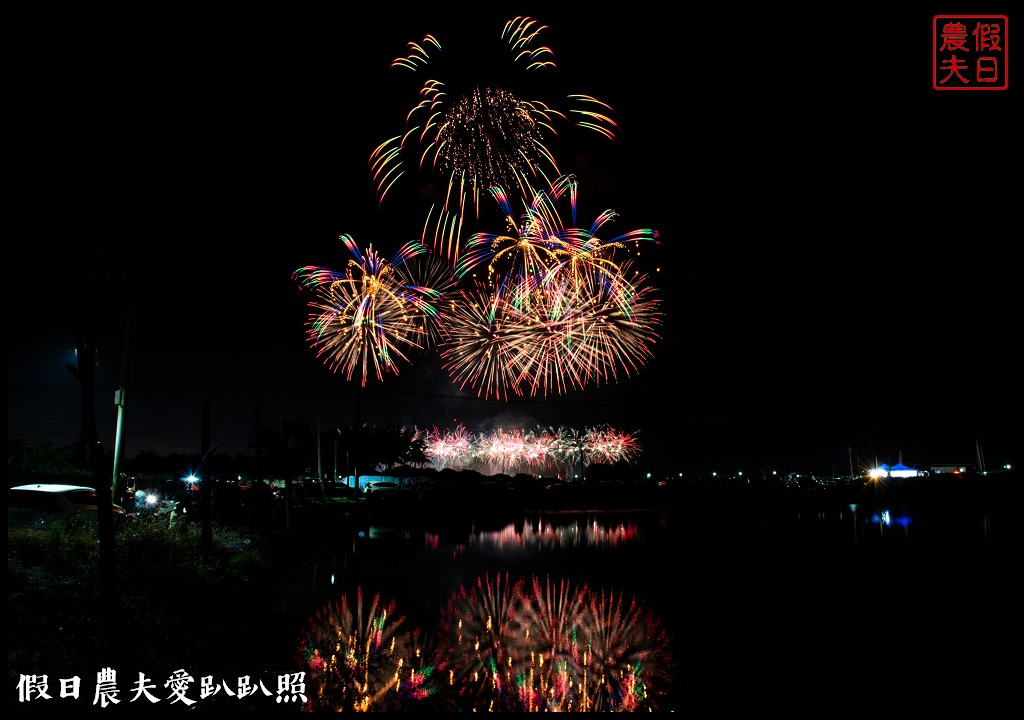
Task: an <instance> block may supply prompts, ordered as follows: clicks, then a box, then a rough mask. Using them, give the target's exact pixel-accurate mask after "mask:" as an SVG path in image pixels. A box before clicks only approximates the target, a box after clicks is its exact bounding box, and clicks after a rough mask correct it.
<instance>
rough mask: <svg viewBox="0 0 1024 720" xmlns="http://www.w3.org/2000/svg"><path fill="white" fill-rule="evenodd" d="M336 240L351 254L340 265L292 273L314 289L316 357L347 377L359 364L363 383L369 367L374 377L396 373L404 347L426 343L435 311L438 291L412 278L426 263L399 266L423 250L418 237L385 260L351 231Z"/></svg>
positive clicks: (310, 329)
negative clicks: (362, 247) (358, 243)
mask: <svg viewBox="0 0 1024 720" xmlns="http://www.w3.org/2000/svg"><path fill="white" fill-rule="evenodd" d="M341 240H342V241H343V242H344V244H345V247H347V248H348V249H349V251H350V252H351V253H352V255H353V259H351V260H350V261H349V263H348V265H347V266H346V267H345V269H344V270H333V269H331V268H326V267H320V266H305V267H301V268H299V269H298V270H296V271H295V272H294V273H293V274H292V278H293V279H294V280H296V281H297V282H298V283H299V286H300V288H301V289H310V290H312V291H313V293H314V298H313V299H312V300H311V301H310V302H309V307H311V308H312V309H313V312H311V313H310V315H309V319H308V322H307V337H308V339H309V342H310V345H311V346H312V347H313V348H315V349H316V351H317V357H320V358H322V359H323V361H324V362H325V363H326V364H327V365H328V366H329V367H330V368H331V369H332V370H335V371H338V370H341V371H343V372H344V373H345V378H346V379H347V380H351V379H352V376H353V374H355V372H356V370H357V369H359V370H360V374H361V376H362V377H361V381H362V384H363V385H366V381H367V378H368V377H369V375H370V373H371V372H372V373H373V374H375V375H376V376H377V379H378V380H383V376H384V374H385V373H395V374H397V373H398V365H397V363H398V362H399V361H408V360H409V358H408V355H407V353H409V352H411V351H413V350H423V349H424V348H425V347H428V346H429V345H430V344H431V338H432V337H433V335H434V333H436V329H434V325H433V323H434V318H436V316H437V310H436V309H435V307H434V305H433V303H434V302H435V301H436V300H438V299H439V298H440V297H441V292H440V291H438V290H435V289H433V288H430V287H426V286H423V285H418V284H415V283H416V282H417V280H416V279H414V277H413V275H414V274H415V273H416V272H418V271H427V272H428V273H429V272H430V270H429V266H426V265H424V266H420V267H415V266H409V267H408V268H405V267H403V265H405V264H406V262H407V261H409V260H410V259H411V258H414V257H416V256H417V255H420V254H422V253H425V252H427V249H426V248H425V247H424V246H423V245H422V244H421V243H419V242H416V241H412V242H409V243H406V244H405V245H403V246H402V248H401V249H400V250H399V251H398V253H396V254H395V256H394V258H393V259H392V260H391V261H390V262H387V261H385V260H383V259H382V258H381V257H380V256H379V255H378V254H377V253H376V252H375V251H374V249H373V246H372V245H371V246H370V247H369V248H368V249H367V250H366V251H365V252H361V251H360V250H359V248H358V247H357V246H356V244H355V241H354V240H353V239H352V237H351V236H350V235H342V236H341Z"/></svg>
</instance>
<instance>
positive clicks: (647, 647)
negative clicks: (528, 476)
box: [297, 573, 675, 712]
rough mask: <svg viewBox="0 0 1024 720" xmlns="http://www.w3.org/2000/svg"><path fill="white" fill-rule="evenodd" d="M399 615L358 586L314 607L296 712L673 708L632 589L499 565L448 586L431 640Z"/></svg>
mask: <svg viewBox="0 0 1024 720" xmlns="http://www.w3.org/2000/svg"><path fill="white" fill-rule="evenodd" d="M396 618H397V619H396ZM403 623H404V618H402V617H400V616H396V615H395V607H394V603H391V604H388V605H381V604H380V602H379V597H374V599H373V601H372V603H371V604H370V605H368V606H367V607H365V608H364V607H363V594H362V588H359V589H358V591H357V600H356V602H355V604H354V605H353V604H351V603H350V602H349V599H348V596H347V595H344V596H342V598H341V599H339V600H338V601H336V602H334V603H330V604H328V605H327V606H325V607H324V608H323V609H321V610H320V611H318V612H317V613H316V615H315V616H314V617H313V618H311V621H310V626H309V628H308V629H306V630H305V631H304V632H303V633H302V635H301V638H300V642H299V646H298V648H297V656H298V659H299V660H300V662H301V663H302V666H303V668H304V669H305V670H306V672H307V675H308V678H309V680H308V686H309V690H310V693H309V701H308V702H307V705H306V708H305V709H306V710H309V711H345V710H362V711H388V710H390V711H398V710H447V711H462V710H472V711H477V710H482V711H502V712H552V711H561V712H648V711H672V710H674V708H673V707H669V706H670V705H671V703H672V701H671V700H670V698H671V696H672V682H673V680H672V678H673V670H674V662H675V661H674V659H673V657H672V653H671V650H670V637H669V634H668V632H667V630H666V629H665V626H664V624H663V622H662V619H661V617H660V616H659V615H658V613H657V612H655V611H654V610H653V609H651V608H649V607H647V606H646V605H645V604H644V603H643V602H641V601H640V600H638V599H637V598H636V597H631V598H630V597H627V596H626V595H624V594H622V593H616V592H609V591H605V590H600V591H596V590H593V589H591V588H590V587H589V586H588V585H587V584H585V583H584V584H574V583H573V582H571V581H569V580H566V579H560V580H553V579H552V578H550V577H545V578H541V577H539V576H536V575H534V576H533V577H531V578H525V577H510V576H509V574H508V573H504V574H501V573H499V574H496V575H494V576H493V577H492V576H490V575H484V576H482V577H478V578H477V579H476V581H475V582H473V583H470V584H468V585H460V586H459V587H457V588H456V589H455V590H454V591H453V592H452V594H451V595H450V596H449V598H448V600H447V602H446V603H445V605H444V607H443V608H442V609H441V613H440V617H439V619H438V623H437V628H436V630H437V632H436V633H432V634H430V635H429V637H432V638H436V641H435V642H434V643H431V644H430V646H424V644H423V642H422V638H423V637H428V636H426V635H424V633H423V632H422V630H421V629H420V628H415V627H410V626H406V625H404V624H403Z"/></svg>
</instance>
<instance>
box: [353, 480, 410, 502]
mask: <svg viewBox="0 0 1024 720" xmlns="http://www.w3.org/2000/svg"><path fill="white" fill-rule="evenodd" d="M402 491H403V489H402V486H401V485H399V484H398V483H397V482H394V481H393V480H371V481H370V482H368V483H366V485H365V486H364V487H363V494H364V495H365V496H366V498H367V499H370V498H385V497H393V496H395V495H398V494H399V493H401V492H402Z"/></svg>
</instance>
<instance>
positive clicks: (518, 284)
mask: <svg viewBox="0 0 1024 720" xmlns="http://www.w3.org/2000/svg"><path fill="white" fill-rule="evenodd" d="M491 194H492V196H493V197H494V198H495V200H497V202H498V204H499V206H500V207H501V208H502V211H503V212H504V214H505V218H506V222H507V224H509V225H513V226H514V227H516V228H517V230H516V233H515V234H514V235H507V234H489V233H476V234H474V235H473V236H472V237H471V238H470V239H469V242H468V243H467V245H466V252H465V253H464V254H463V256H462V257H461V259H460V260H459V262H458V263H457V265H456V266H455V269H454V272H455V275H456V276H457V277H459V278H465V277H466V276H468V275H470V274H473V273H474V271H475V270H476V268H478V267H480V266H483V265H484V264H485V263H486V267H487V272H486V277H485V278H476V277H475V278H474V281H473V288H472V289H470V290H462V291H461V293H460V295H459V296H453V303H452V306H451V308H450V312H449V313H448V314H447V315H446V316H445V318H444V321H443V322H442V324H441V336H442V340H441V342H440V344H439V346H438V347H439V349H440V352H441V356H442V358H443V360H444V367H445V369H446V371H447V372H448V373H449V375H450V376H451V377H452V379H453V380H454V381H455V382H456V383H458V384H459V386H460V388H465V387H466V386H467V385H469V386H470V387H472V388H475V389H476V391H477V395H478V396H482V397H484V399H487V398H488V397H490V396H492V395H493V396H494V397H495V398H500V399H505V400H507V399H508V395H509V393H510V392H511V393H512V394H514V395H520V396H522V395H529V396H538V395H544V396H547V395H549V394H565V393H567V392H568V391H569V390H571V389H583V388H585V387H588V386H590V385H594V384H600V383H603V382H611V381H615V380H617V379H618V377H619V375H620V373H624V374H625V375H627V376H628V375H629V374H631V373H632V372H634V371H638V370H639V369H640V368H641V367H643V366H644V365H646V363H647V361H648V360H649V359H650V357H651V347H652V346H653V344H654V343H655V342H656V341H657V339H658V334H657V332H656V329H655V328H656V327H657V325H659V324H660V322H661V313H660V310H659V306H660V301H659V300H658V299H657V298H656V297H654V291H653V288H652V287H651V286H650V285H649V284H648V283H647V277H646V276H645V275H642V274H640V273H637V272H633V270H632V264H631V262H630V261H628V260H625V261H621V262H620V261H619V260H618V259H617V258H616V257H615V255H616V253H617V252H618V251H621V250H622V249H624V248H627V247H628V246H629V245H630V244H632V245H639V243H640V242H642V241H652V242H657V237H658V235H657V232H656V231H654V230H651V229H640V230H634V231H631V232H628V233H625V234H624V235H620V236H618V237H614V238H612V239H611V240H607V241H606V240H603V239H602V238H601V237H599V235H598V232H599V230H601V228H602V227H603V226H605V225H606V224H607V223H608V222H610V221H611V220H613V219H615V217H616V214H615V213H614V212H613V211H611V210H608V211H605V212H603V213H601V214H600V215H599V216H598V218H597V220H595V222H594V223H593V224H592V225H591V226H590V227H589V228H579V227H575V225H574V224H575V220H576V201H577V194H578V188H577V181H576V178H575V177H573V176H571V175H569V176H564V177H562V178H560V179H559V180H558V181H557V182H556V183H555V184H554V185H553V186H552V189H551V190H550V191H542V192H537V193H535V194H534V195H533V198H532V200H531V201H530V203H529V204H528V205H527V206H526V209H525V212H524V213H523V215H522V218H521V221H520V222H519V224H518V225H514V223H513V213H512V209H511V204H510V202H509V200H508V198H507V196H506V195H505V192H504V190H503V188H501V187H495V188H492V189H491ZM563 198H567V199H568V202H569V208H570V218H571V223H572V224H567V223H566V222H565V221H564V220H563V218H562V216H561V215H560V214H559V210H558V203H559V201H560V200H562V199H563ZM456 300H460V301H461V302H456Z"/></svg>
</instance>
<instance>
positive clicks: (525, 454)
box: [416, 425, 640, 474]
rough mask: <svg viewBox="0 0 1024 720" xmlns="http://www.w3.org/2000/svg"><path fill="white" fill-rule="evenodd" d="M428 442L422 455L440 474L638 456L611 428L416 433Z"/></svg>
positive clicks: (558, 467) (633, 444)
mask: <svg viewBox="0 0 1024 720" xmlns="http://www.w3.org/2000/svg"><path fill="white" fill-rule="evenodd" d="M416 432H418V433H420V432H421V433H422V434H423V436H424V439H425V449H424V453H425V455H426V456H427V458H428V459H429V460H430V463H431V465H433V466H434V467H435V468H437V469H442V468H452V469H478V468H484V467H487V468H490V469H492V470H494V471H496V472H503V473H520V472H530V473H532V472H537V471H538V470H541V471H545V472H546V471H552V470H554V471H557V472H558V473H559V474H562V473H565V472H568V471H570V470H571V469H573V468H576V467H579V466H580V465H585V464H589V463H605V464H615V463H617V462H623V461H625V462H630V461H632V460H634V459H636V457H637V456H638V455H639V453H640V445H639V443H638V442H637V440H636V438H635V437H634V436H633V435H631V434H629V433H626V432H622V431H620V430H616V429H615V428H613V427H610V426H608V425H601V426H596V427H590V428H585V429H582V430H581V429H576V428H567V427H564V426H563V427H559V428H557V429H551V428H547V429H545V428H541V427H538V428H535V429H532V430H521V429H501V428H499V429H494V430H488V431H483V432H479V433H471V432H469V431H468V430H466V428H465V427H464V426H462V425H459V426H458V427H457V428H455V429H454V430H440V429H438V428H436V427H435V428H434V429H433V430H430V431H416Z"/></svg>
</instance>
